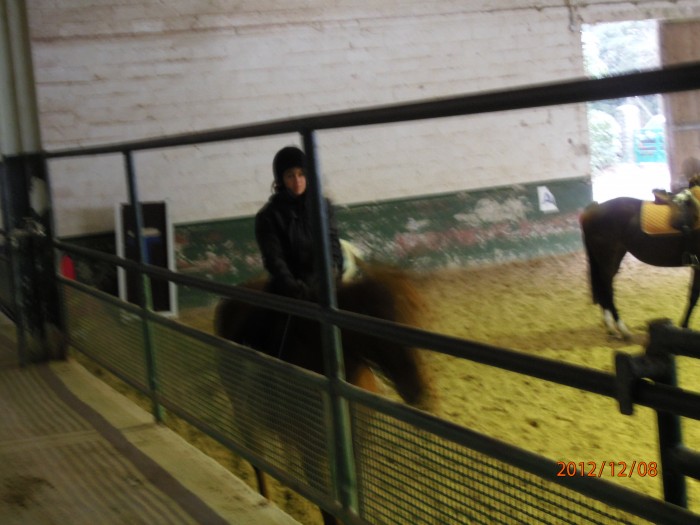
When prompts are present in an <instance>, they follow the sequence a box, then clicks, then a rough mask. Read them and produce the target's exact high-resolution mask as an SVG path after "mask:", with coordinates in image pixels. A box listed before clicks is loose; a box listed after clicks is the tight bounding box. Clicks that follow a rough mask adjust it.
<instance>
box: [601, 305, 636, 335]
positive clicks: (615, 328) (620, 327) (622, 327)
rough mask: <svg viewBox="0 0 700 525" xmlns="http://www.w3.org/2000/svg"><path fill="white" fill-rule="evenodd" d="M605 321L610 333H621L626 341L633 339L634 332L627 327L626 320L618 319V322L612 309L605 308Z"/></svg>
mask: <svg viewBox="0 0 700 525" xmlns="http://www.w3.org/2000/svg"><path fill="white" fill-rule="evenodd" d="M603 322H604V323H605V327H606V328H607V329H608V333H609V334H610V335H617V334H620V335H621V336H622V338H623V339H624V340H626V341H629V340H630V339H632V332H630V331H629V330H628V329H627V325H626V324H625V322H624V321H623V320H622V319H618V320H617V322H615V319H614V318H613V314H612V312H611V311H610V310H603Z"/></svg>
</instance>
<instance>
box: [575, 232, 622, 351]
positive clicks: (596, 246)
mask: <svg viewBox="0 0 700 525" xmlns="http://www.w3.org/2000/svg"><path fill="white" fill-rule="evenodd" d="M584 242H585V246H586V254H587V255H588V269H589V272H590V274H589V275H590V285H591V292H592V295H593V302H594V303H595V304H598V305H599V306H600V308H601V309H602V310H603V322H604V323H605V327H606V328H607V330H608V333H609V334H610V335H617V334H618V333H619V334H621V335H622V337H623V338H624V339H630V338H631V337H632V334H631V333H630V331H629V330H628V329H627V326H626V325H625V323H624V321H622V319H620V314H619V313H618V311H617V308H616V307H615V300H614V289H613V278H614V277H615V275H616V274H617V272H618V270H619V269H620V264H621V263H622V259H623V258H624V256H625V254H626V253H627V251H626V250H625V249H624V248H623V247H621V246H619V247H616V246H614V245H612V244H611V243H608V242H604V241H603V240H602V239H596V238H595V237H593V238H591V236H590V235H587V234H586V232H584Z"/></svg>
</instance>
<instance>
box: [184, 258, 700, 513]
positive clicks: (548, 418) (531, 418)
mask: <svg viewBox="0 0 700 525" xmlns="http://www.w3.org/2000/svg"><path fill="white" fill-rule="evenodd" d="M586 272H587V264H586V261H585V257H584V255H583V253H575V254H570V255H566V256H560V257H552V258H547V259H541V260H535V261H530V262H520V263H513V264H508V265H503V266H498V267H488V268H478V269H452V270H443V271H439V272H434V273H431V274H430V275H425V274H421V275H417V278H416V282H417V286H418V288H419V290H420V292H421V294H422V295H423V297H424V298H425V300H426V303H427V304H428V305H429V311H428V312H427V314H426V316H425V319H424V327H425V328H427V329H429V330H432V331H435V332H438V333H443V334H449V335H455V336H459V337H461V338H465V339H468V340H472V341H478V342H483V343H488V344H490V345H493V346H498V347H504V348H508V349H513V350H517V351H519V352H523V353H526V354H531V355H536V356H540V357H546V358H550V359H555V360H559V361H563V362H567V363H572V364H576V365H580V366H584V367H589V368H593V369H596V370H603V371H607V372H611V371H613V369H614V364H613V360H614V355H615V352H618V351H620V352H627V353H632V354H634V353H639V352H641V351H642V350H643V345H644V344H645V340H646V330H647V322H648V321H650V320H653V319H659V318H670V319H671V320H673V322H674V323H678V322H679V320H680V318H681V316H682V314H683V312H684V308H685V303H686V296H687V292H688V283H689V280H690V275H691V271H690V270H689V269H687V268H676V269H664V268H655V267H651V266H647V265H644V264H642V263H640V262H639V261H637V260H635V259H633V258H632V257H631V256H628V257H627V258H626V259H625V261H623V267H622V269H621V271H620V274H619V275H618V277H617V279H616V292H617V303H618V308H619V309H620V311H621V314H622V316H623V318H624V319H625V321H626V323H627V325H628V327H629V328H630V330H631V331H632V332H633V334H634V336H633V340H632V341H629V342H626V341H623V340H621V339H619V338H614V337H610V336H608V335H607V333H606V331H605V330H604V328H603V325H602V321H601V315H600V312H599V309H598V308H597V307H595V306H593V305H592V304H591V300H590V293H589V290H588V280H587V275H586ZM210 319H211V318H210V317H209V312H206V311H201V310H200V311H196V312H183V313H182V316H181V321H183V322H185V323H187V324H192V325H195V326H198V327H200V328H202V329H204V330H209V329H210ZM691 328H693V329H695V330H700V312H698V313H696V315H695V316H694V319H693V320H691ZM426 363H427V366H428V367H429V369H430V371H431V373H432V375H433V379H434V382H435V388H436V391H437V392H438V395H439V408H438V415H439V416H440V417H442V418H444V419H447V420H450V421H453V422H456V423H459V424H460V425H463V426H465V427H468V428H470V429H473V430H476V431H478V432H482V433H484V434H488V435H490V436H493V437H495V438H498V439H500V440H502V441H505V442H507V443H511V444H514V445H517V446H520V447H523V448H526V449H528V450H531V451H533V452H536V453H539V454H542V455H545V456H547V457H549V458H551V459H554V460H557V461H566V462H569V461H573V462H576V463H578V462H581V461H583V462H586V463H588V462H596V463H597V464H598V465H600V464H601V463H602V462H604V461H605V462H609V461H612V462H616V463H617V462H622V461H624V462H627V463H628V464H630V463H631V462H633V461H636V462H637V463H639V462H646V463H647V464H648V463H650V462H657V463H658V462H659V457H658V452H657V433H656V418H655V414H654V412H653V411H651V410H649V409H645V408H639V407H637V408H636V409H635V413H634V415H632V416H624V415H621V414H620V412H619V410H618V406H617V403H616V402H615V401H614V400H612V399H609V398H605V397H601V396H597V395H593V394H588V393H586V392H581V391H578V390H575V389H572V388H568V387H563V386H559V385H556V384H553V383H549V382H546V381H541V380H538V379H534V378H530V377H527V376H520V375H518V374H515V373H511V372H505V371H501V370H498V369H495V368H492V367H487V366H485V365H480V364H476V363H473V362H469V361H465V360H460V359H457V358H452V357H449V356H445V355H438V354H435V353H427V355H426ZM678 368H679V376H680V382H681V386H683V387H684V388H687V389H689V390H694V391H700V363H697V362H692V361H691V360H689V359H683V358H680V359H678ZM683 431H684V441H685V443H686V444H687V445H689V446H691V447H693V448H696V449H697V448H700V424H698V423H697V422H695V421H692V422H684V423H683ZM200 446H204V447H207V446H208V445H207V444H206V443H202V444H201V445H200ZM211 452H212V454H213V455H215V456H216V455H218V456H219V458H220V460H222V461H225V462H228V464H229V466H233V468H234V469H240V473H241V475H242V476H243V477H244V478H246V480H247V481H248V482H249V483H251V484H252V476H251V471H250V469H249V468H248V467H247V466H246V465H245V463H244V462H242V461H237V460H235V459H225V458H223V455H222V454H223V453H222V452H221V451H216V450H213V449H212V451H211ZM224 455H225V454H224ZM222 458H223V459H222ZM607 478H608V479H609V480H610V481H613V482H616V483H621V484H623V485H625V486H627V487H628V488H631V489H634V490H638V491H641V492H644V493H646V494H649V495H652V496H655V497H661V480H660V478H659V477H651V476H649V475H647V476H633V477H632V478H618V477H611V476H607ZM689 489H690V493H689V496H690V499H691V508H692V509H693V510H695V512H700V487H698V484H697V483H695V482H690V486H689ZM273 499H274V500H275V502H276V503H277V504H278V505H279V506H281V507H282V508H284V509H285V510H287V511H288V512H289V513H290V514H292V515H293V516H294V517H296V518H297V519H298V520H299V521H301V522H302V523H305V524H306V523H308V524H316V523H320V520H319V516H318V513H317V511H316V510H315V509H314V508H313V507H311V506H310V505H309V504H308V503H306V502H304V501H303V500H301V498H299V497H297V496H296V495H294V494H292V493H291V492H289V491H286V490H284V489H276V490H275V495H274V496H273Z"/></svg>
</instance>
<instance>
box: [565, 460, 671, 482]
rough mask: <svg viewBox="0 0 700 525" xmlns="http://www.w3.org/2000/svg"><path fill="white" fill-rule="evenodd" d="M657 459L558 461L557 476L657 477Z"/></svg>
mask: <svg viewBox="0 0 700 525" xmlns="http://www.w3.org/2000/svg"><path fill="white" fill-rule="evenodd" d="M658 475H659V467H658V465H657V463H656V461H638V460H633V461H557V477H560V478H561V477H573V476H587V477H592V478H602V477H611V478H631V477H633V476H638V477H640V478H644V477H647V476H649V477H652V478H653V477H656V476H658Z"/></svg>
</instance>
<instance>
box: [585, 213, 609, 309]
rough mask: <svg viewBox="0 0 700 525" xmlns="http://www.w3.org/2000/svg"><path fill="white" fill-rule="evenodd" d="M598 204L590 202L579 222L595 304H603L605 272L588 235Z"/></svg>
mask: <svg viewBox="0 0 700 525" xmlns="http://www.w3.org/2000/svg"><path fill="white" fill-rule="evenodd" d="M597 206H598V204H597V203H595V202H594V203H592V204H590V205H589V206H588V207H587V208H586V209H585V210H584V212H583V213H582V214H581V217H580V219H579V222H580V224H581V236H582V238H583V245H584V247H585V248H586V259H588V279H589V284H590V287H591V296H592V299H593V304H601V297H602V294H603V293H604V292H603V291H604V288H605V286H604V284H603V274H602V273H601V268H600V264H599V263H598V261H597V260H596V258H595V257H594V256H593V250H592V246H591V240H590V237H589V236H588V235H586V230H587V229H588V228H589V225H590V221H591V218H590V213H591V212H592V211H593V210H594V209H595V208H596V207H597Z"/></svg>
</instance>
